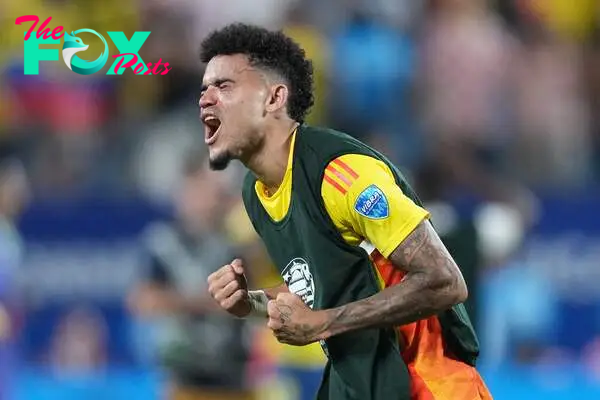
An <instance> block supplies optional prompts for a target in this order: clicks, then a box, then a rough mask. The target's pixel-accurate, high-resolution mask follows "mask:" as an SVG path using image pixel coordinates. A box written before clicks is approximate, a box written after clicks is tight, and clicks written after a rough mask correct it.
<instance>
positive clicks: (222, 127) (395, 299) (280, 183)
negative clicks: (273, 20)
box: [200, 24, 491, 400]
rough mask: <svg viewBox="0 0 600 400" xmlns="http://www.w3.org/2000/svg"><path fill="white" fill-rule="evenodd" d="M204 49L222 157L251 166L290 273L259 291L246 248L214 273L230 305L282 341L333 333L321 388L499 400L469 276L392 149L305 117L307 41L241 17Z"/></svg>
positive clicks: (331, 392)
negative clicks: (251, 282)
mask: <svg viewBox="0 0 600 400" xmlns="http://www.w3.org/2000/svg"><path fill="white" fill-rule="evenodd" d="M201 60H202V62H204V63H207V65H206V70H205V73H204V78H203V85H202V90H201V97H200V109H201V111H200V112H201V115H200V117H201V120H202V122H203V124H204V134H205V142H206V144H207V146H208V148H209V162H210V165H211V167H212V168H213V169H215V170H222V169H224V168H226V167H227V165H228V163H229V161H230V160H232V159H237V160H239V161H241V162H242V163H243V164H244V165H245V166H246V167H247V168H248V169H249V172H248V174H247V176H246V179H245V182H244V185H243V199H244V204H245V206H246V210H247V212H248V215H249V216H250V219H251V221H252V223H253V225H254V227H255V229H256V231H257V232H258V234H259V235H260V237H261V239H262V240H263V241H264V243H265V245H266V248H267V250H268V252H269V254H270V256H271V258H272V259H273V261H274V263H275V264H276V266H277V267H278V269H279V270H280V273H281V276H282V278H283V281H284V283H283V284H282V285H281V286H279V287H275V288H270V289H263V290H253V291H250V290H248V287H247V283H246V279H245V277H244V268H245V267H244V266H243V265H242V262H241V261H240V260H233V261H232V262H231V264H229V265H225V266H223V267H222V268H220V269H219V270H218V271H217V272H215V273H213V274H211V275H210V277H209V278H208V283H209V292H210V293H211V295H212V296H213V297H214V298H215V299H216V301H217V302H218V303H219V304H220V305H221V307H222V308H224V309H225V310H227V311H228V312H229V313H231V314H233V315H235V316H237V317H247V316H261V317H263V318H265V321H267V324H268V327H269V328H270V329H271V330H272V331H273V334H274V335H275V336H276V337H277V339H278V340H279V341H280V342H282V343H287V344H291V345H298V346H301V345H305V344H308V343H313V342H320V343H321V346H322V347H323V351H324V352H325V354H326V355H327V358H328V361H327V365H326V366H325V372H324V377H323V381H322V384H321V387H320V389H319V391H318V394H317V398H318V399H334V400H341V399H356V400H370V399H372V400H388V399H389V400H391V399H394V400H397V399H413V400H416V399H418V400H425V399H435V400H458V399H460V400H474V399H491V395H490V393H489V392H488V390H487V388H486V386H485V384H484V382H483V380H482V379H481V377H480V375H479V374H478V372H477V370H476V369H475V361H476V359H477V356H478V352H479V349H478V342H477V338H476V335H475V332H474V330H473V327H472V326H471V323H470V321H469V317H468V316H467V314H466V311H465V309H464V307H463V305H462V304H461V303H462V302H464V301H465V299H466V298H467V288H466V286H465V283H464V280H463V277H462V275H461V272H460V270H459V268H458V267H457V265H456V264H455V262H454V261H453V259H452V257H451V256H450V254H449V253H448V251H447V250H446V248H445V247H444V245H443V244H442V242H441V241H440V239H439V237H438V235H437V234H436V232H435V230H434V229H433V228H432V226H431V224H430V223H429V221H428V217H429V214H428V212H427V211H426V210H424V209H423V208H422V207H421V206H420V203H419V200H418V198H417V196H416V195H415V193H414V192H413V191H412V189H411V188H410V187H409V185H408V184H407V183H406V181H405V179H404V178H403V176H402V174H401V173H400V172H399V170H398V169H397V168H396V167H395V166H394V165H393V164H392V163H391V162H390V161H388V159H387V158H386V157H384V156H383V155H382V154H380V153H379V152H377V151H375V150H374V149H372V148H370V147H368V146H366V145H365V144H363V143H361V142H360V141H358V140H356V139H353V138H352V137H350V136H348V135H346V134H344V133H341V132H337V131H334V130H330V129H323V128H317V127H312V126H308V125H306V124H305V123H304V122H303V118H304V116H305V115H306V113H307V112H308V110H309V109H310V107H311V105H312V103H313V94H312V67H311V63H310V61H309V60H307V59H306V57H305V55H304V52H303V50H302V49H301V48H300V47H299V46H298V45H297V44H296V43H294V42H293V41H292V40H291V39H289V38H288V37H286V36H285V35H284V34H283V33H280V32H271V31H268V30H266V29H263V28H259V27H255V26H249V25H245V24H233V25H229V26H226V27H224V28H222V29H221V30H218V31H215V32H213V33H212V34H210V35H209V36H208V37H207V38H206V39H205V40H204V41H203V43H202V46H201ZM373 112H374V113H376V112H377V110H373Z"/></svg>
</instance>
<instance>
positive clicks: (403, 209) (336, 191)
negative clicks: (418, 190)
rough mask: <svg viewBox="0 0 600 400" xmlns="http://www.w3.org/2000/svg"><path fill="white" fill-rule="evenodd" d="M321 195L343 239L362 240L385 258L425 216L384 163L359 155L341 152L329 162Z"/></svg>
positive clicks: (351, 241) (357, 243)
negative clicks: (340, 154)
mask: <svg viewBox="0 0 600 400" xmlns="http://www.w3.org/2000/svg"><path fill="white" fill-rule="evenodd" d="M321 195H322V197H323V201H324V203H325V208H326V210H327V212H328V214H329V216H330V217H331V219H332V221H333V223H334V224H335V226H336V227H337V228H338V230H339V231H340V233H341V234H342V237H343V238H344V239H345V240H346V242H348V243H349V244H351V245H360V244H361V243H362V242H364V241H366V242H368V243H369V244H371V245H372V246H374V247H375V248H376V249H377V250H379V252H380V253H381V254H382V255H383V256H384V257H386V258H387V257H389V255H390V254H391V253H392V251H394V249H395V248H396V247H398V245H399V244H400V243H402V241H403V240H404V239H405V238H406V237H407V236H408V235H409V234H410V233H411V232H412V231H413V230H414V229H415V228H416V227H417V225H419V223H421V221H423V220H424V219H426V218H428V217H429V213H428V212H427V211H426V210H424V209H423V208H421V207H419V206H418V205H417V204H415V203H414V202H413V201H412V200H411V199H410V198H408V197H407V196H406V195H405V194H404V193H403V192H402V189H400V187H399V186H398V185H397V184H396V181H395V179H394V175H393V173H392V171H391V170H390V168H389V167H388V166H387V165H386V164H385V163H384V162H382V161H380V160H378V159H375V158H373V157H369V156H366V155H362V154H345V155H343V156H340V157H338V158H336V159H335V160H333V161H332V162H331V163H329V165H328V166H327V167H326V169H325V174H324V176H323V182H322V183H321Z"/></svg>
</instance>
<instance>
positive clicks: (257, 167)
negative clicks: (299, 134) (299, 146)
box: [246, 121, 298, 193]
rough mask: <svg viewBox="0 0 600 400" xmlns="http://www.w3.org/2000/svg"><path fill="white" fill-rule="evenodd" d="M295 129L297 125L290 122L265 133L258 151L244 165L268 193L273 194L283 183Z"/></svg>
mask: <svg viewBox="0 0 600 400" xmlns="http://www.w3.org/2000/svg"><path fill="white" fill-rule="evenodd" d="M297 127H298V123H297V122H295V121H292V122H291V123H290V124H288V125H285V126H279V127H277V128H274V129H273V130H272V131H271V132H267V134H266V135H265V142H264V144H263V146H262V147H261V149H260V151H259V152H257V153H256V154H255V155H254V156H253V157H252V158H251V159H250V160H248V162H247V163H246V167H247V168H248V169H249V170H251V171H252V172H253V173H254V175H256V177H257V178H258V180H259V181H261V182H262V183H263V184H264V185H265V187H266V189H267V190H268V192H269V193H274V192H275V191H276V190H277V188H279V186H280V185H281V182H282V181H283V178H284V176H285V171H286V169H287V164H288V159H289V155H290V145H291V139H292V134H293V133H294V130H295V129H296V128H297Z"/></svg>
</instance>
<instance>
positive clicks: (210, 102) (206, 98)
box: [200, 87, 217, 108]
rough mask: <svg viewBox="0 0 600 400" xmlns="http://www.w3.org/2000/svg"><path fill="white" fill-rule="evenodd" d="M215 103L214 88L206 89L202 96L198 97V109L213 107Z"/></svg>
mask: <svg viewBox="0 0 600 400" xmlns="http://www.w3.org/2000/svg"><path fill="white" fill-rule="evenodd" d="M216 102H217V96H216V95H215V91H214V88H212V87H209V88H208V89H206V90H205V91H204V93H203V94H202V96H200V108H206V107H210V106H214V105H215V104H216Z"/></svg>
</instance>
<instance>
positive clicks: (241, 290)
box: [208, 259, 252, 318]
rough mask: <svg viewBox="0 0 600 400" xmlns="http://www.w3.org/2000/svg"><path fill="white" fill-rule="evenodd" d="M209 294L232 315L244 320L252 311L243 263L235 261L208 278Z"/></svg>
mask: <svg viewBox="0 0 600 400" xmlns="http://www.w3.org/2000/svg"><path fill="white" fill-rule="evenodd" d="M208 292H209V293H210V295H211V296H212V297H213V298H214V299H215V300H216V301H217V303H219V305H220V306H221V307H222V308H223V309H225V310H226V311H227V312H229V313H230V314H233V315H235V316H236V317H239V318H244V317H246V316H248V314H250V312H251V311H252V306H251V303H250V298H249V296H248V282H247V280H246V276H245V275H244V268H243V267H242V261H241V260H239V259H235V260H233V261H232V262H231V264H227V265H225V266H223V267H221V268H220V269H219V270H218V271H216V272H214V273H212V274H210V276H209V277H208Z"/></svg>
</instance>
